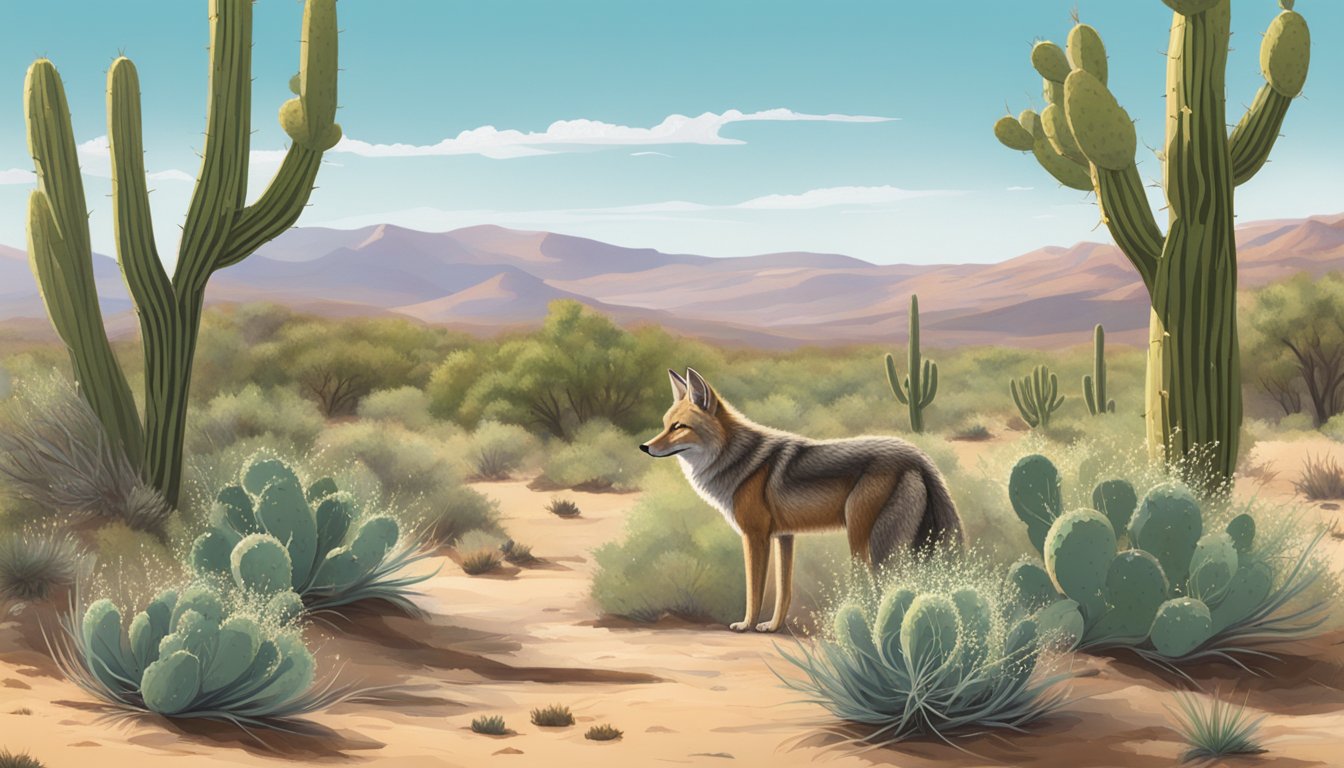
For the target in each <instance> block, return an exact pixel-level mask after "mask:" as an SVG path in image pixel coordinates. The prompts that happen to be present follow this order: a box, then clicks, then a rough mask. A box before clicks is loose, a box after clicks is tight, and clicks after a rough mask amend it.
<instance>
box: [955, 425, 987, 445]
mask: <svg viewBox="0 0 1344 768" xmlns="http://www.w3.org/2000/svg"><path fill="white" fill-rule="evenodd" d="M991 437H993V435H992V434H990V432H989V427H986V426H985V425H984V424H972V425H970V426H968V427H965V428H963V429H959V430H957V431H956V432H953V433H952V437H951V438H950V439H952V440H962V441H965V442H968V443H979V442H983V441H985V440H988V439H990V438H991Z"/></svg>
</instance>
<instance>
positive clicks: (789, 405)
mask: <svg viewBox="0 0 1344 768" xmlns="http://www.w3.org/2000/svg"><path fill="white" fill-rule="evenodd" d="M742 412H743V413H745V414H747V416H748V418H750V419H751V420H752V421H754V422H756V423H757V424H763V425H765V426H767V427H773V428H775V429H783V430H786V431H788V432H801V431H803V429H804V427H805V424H806V422H805V420H804V418H803V409H802V407H801V406H799V405H798V401H797V400H794V399H793V398H792V397H789V396H788V395H785V394H782V393H779V392H776V393H774V394H772V395H770V396H769V397H766V398H765V399H763V400H753V401H751V402H748V403H744V404H743V407H742Z"/></svg>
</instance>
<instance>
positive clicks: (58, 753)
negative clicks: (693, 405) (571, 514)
mask: <svg viewBox="0 0 1344 768" xmlns="http://www.w3.org/2000/svg"><path fill="white" fill-rule="evenodd" d="M476 487H477V488H478V489H479V490H481V491H483V492H485V493H487V494H488V495H491V496H493V497H495V498H497V499H499V500H500V501H501V506H502V508H503V510H504V514H505V525H506V526H507V528H508V530H509V531H510V533H511V535H513V536H514V537H515V538H516V539H517V540H519V541H521V542H525V543H528V544H531V545H532V546H533V547H534V552H535V553H536V554H537V555H538V556H539V557H541V558H543V562H541V563H539V564H537V565H536V566H535V567H528V568H522V569H509V570H507V571H506V572H504V573H502V574H498V575H492V576H488V577H470V576H466V575H465V574H463V573H461V571H460V570H458V569H457V568H456V567H455V566H453V564H452V563H451V562H447V563H446V565H445V568H444V569H443V571H442V572H440V574H439V575H438V576H436V577H435V578H433V579H432V580H431V581H429V582H428V583H427V584H426V585H425V590H424V591H425V593H426V597H425V599H424V600H423V605H424V607H425V608H426V609H427V610H428V611H429V612H430V614H431V617H430V619H429V620H428V621H419V620H414V619H408V618H404V617H400V616H395V615H382V614H367V615H362V616H359V617H356V618H355V619H354V620H350V621H340V622H337V623H335V624H332V625H328V626H322V625H319V626H315V627H314V628H313V630H312V637H313V639H314V640H315V641H317V642H318V643H320V644H322V646H323V648H322V650H321V651H320V653H319V658H320V659H322V660H323V661H324V662H325V663H326V664H327V665H328V668H329V669H335V668H336V667H341V668H342V672H341V674H342V679H344V680H350V681H362V682H363V683H365V684H379V685H387V684H396V685H400V686H404V690H405V691H406V693H405V694H404V695H401V696H400V697H399V698H398V699H397V700H396V701H392V702H386V703H379V704H354V703H350V704H344V705H340V706H337V707H335V708H333V709H332V710H329V711H327V712H323V713H319V714H318V715H316V716H315V717H314V718H313V719H314V721H315V722H316V723H317V724H319V725H320V726H321V727H322V728H324V729H327V730H326V732H325V733H323V734H321V735H320V736H317V737H307V738H300V737H287V738H274V737H267V738H268V741H269V742H270V743H271V747H272V749H271V750H267V749H263V748H261V747H260V746H259V745H256V744H254V743H251V742H249V741H248V740H247V739H246V737H243V736H240V735H239V734H238V733H237V732H236V731H235V730H233V729H230V728H225V727H218V726H207V727H204V728H192V729H191V730H182V729H181V728H180V727H177V726H174V725H172V724H168V723H165V722H164V721H162V720H159V719H157V718H132V719H127V718H117V717H108V716H107V714H106V713H104V712H101V711H99V710H98V709H97V708H96V707H93V706H92V705H91V704H90V702H89V699H88V697H87V696H86V695H85V694H84V693H83V692H81V691H79V690H78V689H77V688H76V687H74V686H73V685H71V684H69V683H67V682H65V681H64V680H63V679H61V678H60V676H59V675H58V673H57V672H56V671H55V670H54V668H53V667H52V665H51V663H50V661H49V660H47V658H46V656H45V655H44V654H41V653H37V652H35V651H33V650H27V649H25V645H26V644H30V643H31V641H32V638H31V637H29V638H28V639H27V640H25V639H24V638H23V637H22V636H21V633H20V630H21V629H22V628H23V627H25V626H29V625H30V624H31V622H28V623H27V624H25V623H24V622H21V621H13V620H10V621H7V622H6V623H0V734H3V735H2V736H0V746H3V747H7V748H9V749H12V750H26V751H29V752H31V753H32V754H33V755H34V756H35V757H38V758H40V759H41V760H43V761H44V762H45V763H46V765H47V766H50V767H51V768H57V767H58V766H85V765H92V764H97V765H102V766H135V767H136V768H142V767H143V768H152V767H153V766H159V765H164V766H167V765H169V764H170V762H169V761H175V762H174V763H173V764H176V765H190V766H198V765H199V766H210V765H220V766H224V765H280V764H292V763H295V762H314V763H340V764H366V763H367V764H377V765H390V766H391V765H395V766H482V765H517V766H591V767H593V768H596V767H599V766H607V765H612V766H623V767H624V766H656V765H664V764H667V765H709V766H725V765H741V766H755V765H770V766H780V765H804V764H811V763H814V762H815V763H821V764H825V765H834V766H843V767H846V768H847V767H849V766H872V765H883V766H888V765H890V766H907V767H909V768H926V767H932V766H935V765H937V766H979V765H1032V766H1077V765H1097V766H1148V765H1153V766H1169V765H1172V764H1173V763H1174V762H1175V758H1176V755H1178V754H1179V752H1180V751H1181V749H1182V745H1181V744H1180V743H1179V741H1178V739H1177V737H1176V735H1175V733H1174V732H1173V731H1172V730H1171V729H1170V725H1169V717H1168V715H1167V713H1166V711H1165V707H1166V706H1170V705H1172V704H1173V699H1172V696H1171V690H1172V689H1173V688H1174V687H1175V681H1173V680H1171V679H1167V678H1163V677H1160V676H1158V675H1155V674H1154V673H1153V672H1151V671H1150V670H1148V669H1146V668H1142V667H1139V666H1137V665H1135V664H1133V663H1132V661H1131V660H1129V659H1125V658H1120V659H1108V658H1097V657H1087V656H1081V657H1079V659H1078V661H1077V662H1075V663H1076V665H1077V671H1079V672H1081V673H1085V674H1086V675H1088V676H1085V677H1080V678H1079V679H1078V680H1076V681H1074V682H1073V683H1072V684H1071V687H1070V694H1069V695H1070V699H1071V700H1070V702H1069V703H1068V704H1067V705H1066V706H1065V707H1064V708H1063V709H1062V710H1061V711H1060V712H1059V713H1058V714H1056V715H1054V716H1052V717H1050V718H1049V719H1047V720H1046V721H1044V722H1042V723H1040V724H1039V725H1038V726H1037V727H1034V728H1033V729H1032V730H1031V732H1030V733H1028V734H1025V735H1020V736H1014V737H1013V738H1012V739H1011V740H1007V739H1004V738H1001V737H997V736H995V737H977V738H971V739H967V740H964V741H961V742H959V743H958V745H957V747H956V748H954V747H950V746H947V745H943V744H936V743H913V744H905V745H901V746H898V747H893V748H888V749H881V750H869V751H862V752H861V751H857V750H855V749H854V748H852V747H851V746H849V745H846V744H845V743H843V740H842V739H841V737H839V736H835V735H831V734H828V733H826V732H824V731H823V730H821V726H823V725H824V724H825V723H827V718H826V715H825V713H824V712H823V711H822V710H821V709H819V708H818V707H816V706H814V705H810V704H805V703H799V702H797V701H795V699H796V696H795V695H794V694H792V693H790V692H788V691H786V690H784V689H783V688H782V687H781V686H780V685H779V683H778V681H777V680H776V678H775V677H774V674H773V673H772V671H771V668H770V665H771V664H774V665H775V666H776V668H779V669H781V670H783V669H784V668H783V667H780V666H779V662H778V660H777V659H778V657H777V656H776V655H775V653H774V651H773V643H775V642H788V641H787V639H784V638H778V639H777V638H769V637H765V636H761V635H755V634H752V635H738V634H734V633H731V632H728V631H726V630H724V629H722V628H719V627H705V626H692V625H678V624H664V625H659V626H656V627H647V626H636V625H621V624H616V623H611V622H603V621H600V620H599V616H598V613H597V611H596V609H595V607H594V606H593V605H592V602H591V600H590V599H589V597H588V585H589V579H590V575H591V569H592V561H591V554H590V553H591V550H592V549H593V548H595V547H596V546H598V545H600V544H602V543H603V542H606V541H610V540H612V539H614V538H617V537H618V536H619V535H620V533H621V531H622V529H623V527H624V522H625V513H626V512H627V511H628V510H629V508H630V507H631V505H632V504H633V503H634V502H635V500H636V499H637V496H636V495H614V494H584V493H567V494H564V495H565V496H567V497H569V498H573V499H575V500H576V501H577V502H578V503H579V506H580V507H581V508H582V509H583V515H582V516H581V517H580V518H578V519H574V520H561V519H559V518H556V517H555V516H553V515H551V514H549V513H547V512H546V511H545V510H544V505H545V503H546V502H547V501H548V500H549V499H550V497H551V496H552V495H553V494H550V493H536V492H533V491H529V490H528V489H527V488H526V487H525V485H524V484H523V483H490V484H481V485H478V486H476ZM1331 546H1338V545H1337V543H1336V542H1332V544H1331ZM1340 640H1344V637H1339V636H1330V637H1327V638H1323V639H1321V640H1318V641H1316V642H1315V643H1314V644H1313V645H1311V646H1302V647H1298V648H1296V649H1293V650H1294V651H1295V653H1297V654H1298V655H1293V656H1290V657H1289V658H1288V660H1286V661H1284V662H1278V663H1274V664H1270V665H1268V666H1267V667H1266V670H1265V671H1266V674H1265V676H1263V677H1260V678H1255V679H1252V680H1249V681H1248V680H1245V679H1243V678H1244V676H1239V675H1236V674H1234V670H1231V669H1229V668H1226V667H1217V666H1210V667H1207V668H1204V669H1199V670H1196V671H1195V672H1196V676H1197V677H1199V678H1200V679H1201V680H1202V681H1203V682H1204V683H1205V686H1206V688H1207V689H1209V690H1215V689H1221V690H1222V691H1223V692H1225V693H1226V692H1231V691H1236V692H1237V696H1238V697H1242V696H1245V697H1247V698H1248V701H1249V704H1250V706H1251V707H1253V708H1254V709H1256V710H1257V711H1259V712H1262V713H1264V714H1265V715H1267V717H1268V720H1267V721H1266V725H1265V730H1264V734H1265V736H1266V737H1267V739H1268V743H1267V744H1266V746H1267V747H1268V748H1269V750H1270V751H1269V753H1268V754H1266V755H1263V756H1260V757H1257V758H1253V759H1249V758H1248V759H1244V760H1241V761H1237V762H1232V763H1228V764H1229V765H1248V766H1249V765H1255V766H1285V767H1287V766H1308V765H1331V764H1335V765H1338V764H1341V762H1344V758H1341V757H1340V756H1339V755H1338V754H1337V753H1338V749H1339V744H1340V737H1339V733H1341V729H1344V691H1342V690H1341V689H1342V688H1344V654H1341V652H1340V648H1341V646H1340V645H1337V644H1336V643H1337V642H1339V641H1340ZM551 703H560V704H565V705H567V706H569V707H570V708H571V709H572V710H573V712H574V714H575V716H576V719H577V724H576V725H575V726H574V727H571V728H564V729H543V728H538V727H536V726H533V725H531V724H530V723H529V722H528V712H529V710H530V709H531V708H533V707H538V706H543V705H546V704H551ZM24 711H29V713H28V714H13V713H15V712H24ZM495 714H498V715H502V716H503V717H504V718H505V720H506V722H507V723H508V725H509V726H510V727H511V728H513V729H515V730H516V731H517V733H516V734H515V735H511V736H503V737H488V736H481V735H477V734H474V733H471V732H470V730H469V728H468V725H469V723H470V721H471V719H472V718H473V717H476V716H479V715H495ZM606 722H609V723H612V724H613V725H615V726H616V727H617V728H620V729H622V730H623V731H624V732H625V736H624V738H623V739H621V740H620V741H616V742H608V743H595V742H590V741H586V740H585V739H584V737H583V734H584V732H585V731H586V730H587V728H588V727H589V726H590V725H593V724H597V723H606ZM183 758H188V760H187V761H186V762H181V761H182V759H183Z"/></svg>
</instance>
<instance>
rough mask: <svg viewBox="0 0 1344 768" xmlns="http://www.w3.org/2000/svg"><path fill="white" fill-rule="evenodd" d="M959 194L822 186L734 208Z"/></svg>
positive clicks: (891, 200)
mask: <svg viewBox="0 0 1344 768" xmlns="http://www.w3.org/2000/svg"><path fill="white" fill-rule="evenodd" d="M955 194H960V193H959V192H957V191H955V190H948V189H901V188H900V187H892V186H880V187H824V188H822V189H810V190H808V191H806V192H803V193H802V194H798V195H765V196H764V197H756V198H752V199H751V200H747V201H745V202H742V203H738V204H737V205H735V206H732V207H734V208H746V209H751V210H758V211H797V210H806V209H811V208H833V207H835V206H841V205H865V206H866V205H886V204H889V203H899V202H903V201H906V200H914V199H916V198H921V197H942V196H946V195H955Z"/></svg>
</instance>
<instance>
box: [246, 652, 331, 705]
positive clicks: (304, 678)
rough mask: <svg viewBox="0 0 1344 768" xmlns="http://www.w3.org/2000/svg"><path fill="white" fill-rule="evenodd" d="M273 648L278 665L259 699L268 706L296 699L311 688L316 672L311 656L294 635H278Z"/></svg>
mask: <svg viewBox="0 0 1344 768" xmlns="http://www.w3.org/2000/svg"><path fill="white" fill-rule="evenodd" d="M275 647H276V648H277V649H278V650H279V652H280V664H279V666H278V667H277V668H276V673H275V677H274V678H273V679H272V680H271V682H270V684H269V685H268V686H267V687H266V691H265V693H264V694H263V695H262V696H261V697H259V699H260V701H261V702H264V703H266V704H267V705H269V706H275V704H276V703H279V702H287V701H293V700H294V699H296V698H298V697H299V696H300V695H302V694H303V692H304V691H306V690H308V689H309V688H311V687H312V685H313V680H314V679H315V677H316V672H317V664H316V662H315V660H314V659H313V654H312V653H310V652H309V651H308V649H307V648H305V647H304V645H303V641H302V640H300V639H299V638H298V637H297V636H296V635H293V634H284V635H280V636H279V637H277V638H276V639H275Z"/></svg>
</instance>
